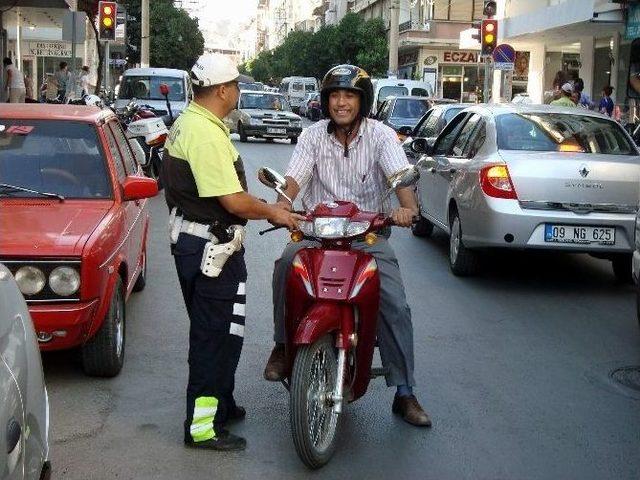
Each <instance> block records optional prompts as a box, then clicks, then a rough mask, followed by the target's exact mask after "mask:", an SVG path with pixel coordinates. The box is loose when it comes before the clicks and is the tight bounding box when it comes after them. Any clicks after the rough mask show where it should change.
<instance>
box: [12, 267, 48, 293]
mask: <svg viewBox="0 0 640 480" xmlns="http://www.w3.org/2000/svg"><path fill="white" fill-rule="evenodd" d="M15 279H16V283H17V284H18V288H19V289H20V291H21V292H22V294H23V295H35V294H36V293H40V292H41V291H42V289H43V288H44V286H45V285H46V284H47V279H46V277H45V276H44V273H42V270H40V269H39V268H37V267H29V266H27V267H21V268H20V269H18V271H17V272H16V274H15Z"/></svg>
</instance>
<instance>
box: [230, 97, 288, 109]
mask: <svg viewBox="0 0 640 480" xmlns="http://www.w3.org/2000/svg"><path fill="white" fill-rule="evenodd" d="M240 108H246V109H264V110H284V111H287V112H289V111H291V107H290V106H289V102H287V100H286V98H284V96H282V95H277V94H273V93H243V94H242V96H241V97H240Z"/></svg>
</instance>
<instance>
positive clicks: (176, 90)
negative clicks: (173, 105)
mask: <svg viewBox="0 0 640 480" xmlns="http://www.w3.org/2000/svg"><path fill="white" fill-rule="evenodd" d="M163 83H164V84H166V85H168V86H169V100H172V101H178V102H181V101H184V100H185V92H184V82H183V80H182V78H178V77H160V76H155V75H151V76H149V75H147V76H142V75H125V76H124V77H122V85H120V89H119V90H118V98H119V99H131V98H136V99H138V100H164V96H163V95H162V94H161V93H160V85H161V84H163Z"/></svg>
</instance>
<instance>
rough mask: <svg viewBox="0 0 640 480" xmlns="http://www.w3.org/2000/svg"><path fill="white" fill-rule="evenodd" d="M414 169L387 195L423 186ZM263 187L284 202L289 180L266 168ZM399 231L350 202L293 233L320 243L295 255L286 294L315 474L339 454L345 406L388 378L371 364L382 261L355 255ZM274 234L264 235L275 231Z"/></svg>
mask: <svg viewBox="0 0 640 480" xmlns="http://www.w3.org/2000/svg"><path fill="white" fill-rule="evenodd" d="M418 176H419V173H418V169H417V168H415V167H409V168H407V169H406V170H404V171H402V172H401V173H399V174H397V175H395V176H394V177H393V178H392V179H391V180H390V181H389V184H390V189H389V191H388V192H387V195H388V194H389V193H390V192H392V191H393V190H394V189H395V188H397V187H399V186H402V187H404V186H410V185H413V184H415V183H416V182H417V180H418ZM258 178H259V179H260V181H261V182H262V183H264V184H265V185H267V186H268V187H270V188H273V189H274V190H276V191H277V192H279V193H280V194H281V195H283V196H284V193H283V191H284V190H285V189H286V180H285V178H284V177H282V176H281V175H280V174H279V173H277V172H276V171H274V170H272V169H270V168H261V169H260V171H259V172H258ZM391 225H392V220H391V219H390V218H389V217H385V216H384V215H383V214H379V213H372V212H362V211H360V210H359V209H358V207H357V206H356V205H355V204H353V203H350V202H342V201H336V202H331V203H324V204H320V205H318V206H317V207H315V208H314V210H313V211H312V212H310V213H309V214H307V217H306V221H304V222H300V223H299V227H300V230H299V231H294V232H292V233H291V239H292V241H294V242H297V241H301V240H303V239H308V240H314V241H316V242H318V246H317V247H312V248H304V249H302V250H300V251H299V252H298V253H297V255H296V256H295V258H294V260H293V263H292V268H291V273H290V274H289V279H288V284H287V293H286V309H285V310H286V317H285V318H286V319H285V332H286V345H285V351H286V357H287V380H288V383H287V381H286V380H285V381H284V382H283V383H284V384H285V386H286V387H287V388H288V390H289V394H290V397H289V407H290V417H289V418H290V422H291V433H292V435H293V443H294V444H295V447H296V451H297V452H298V456H299V457H300V459H301V460H302V461H303V462H304V463H305V465H307V466H308V467H309V468H312V469H316V468H319V467H322V466H323V465H325V464H326V463H327V462H328V461H329V460H330V459H331V456H332V454H333V452H334V450H335V447H336V439H337V432H338V428H339V425H340V414H341V413H342V408H343V405H344V403H345V401H346V402H353V401H355V400H357V399H358V398H360V397H362V396H363V395H364V394H365V393H366V391H367V387H368V385H369V380H370V379H371V378H372V377H375V376H378V375H383V374H384V370H383V369H382V368H377V369H373V370H372V368H371V363H372V359H373V353H374V348H375V345H376V331H377V328H376V327H377V321H378V304H379V297H380V279H379V277H378V268H377V265H376V261H375V259H374V258H373V257H372V256H371V255H370V254H368V253H365V252H363V251H360V250H355V249H352V248H351V244H352V242H353V241H354V240H356V239H364V241H365V242H366V243H368V244H370V245H373V244H375V242H376V241H377V235H376V232H377V231H379V230H381V229H382V228H385V227H388V226H391ZM275 228H278V227H274V228H270V229H268V230H265V231H263V232H260V234H262V233H264V232H266V231H270V230H274V229H275Z"/></svg>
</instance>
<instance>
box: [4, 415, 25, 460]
mask: <svg viewBox="0 0 640 480" xmlns="http://www.w3.org/2000/svg"><path fill="white" fill-rule="evenodd" d="M21 436H22V428H21V427H20V424H19V423H18V421H17V420H16V419H15V418H12V419H11V420H9V422H8V423H7V454H10V453H11V452H13V451H14V450H15V448H16V447H17V446H18V444H19V443H20V437H21Z"/></svg>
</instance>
